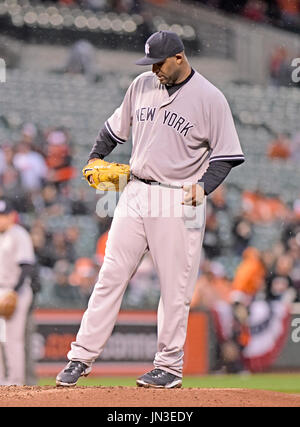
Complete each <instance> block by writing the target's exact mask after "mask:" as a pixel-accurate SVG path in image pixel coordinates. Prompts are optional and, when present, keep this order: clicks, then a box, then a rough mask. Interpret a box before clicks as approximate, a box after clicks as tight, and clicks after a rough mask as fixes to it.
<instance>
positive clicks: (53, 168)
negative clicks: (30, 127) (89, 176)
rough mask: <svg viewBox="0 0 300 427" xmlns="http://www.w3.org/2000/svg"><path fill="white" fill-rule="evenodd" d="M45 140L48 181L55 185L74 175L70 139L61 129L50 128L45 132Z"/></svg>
mask: <svg viewBox="0 0 300 427" xmlns="http://www.w3.org/2000/svg"><path fill="white" fill-rule="evenodd" d="M45 137H46V141H47V151H46V162H47V165H48V168H49V174H48V181H50V182H52V183H54V184H55V185H57V186H60V184H62V183H65V182H67V181H69V180H70V179H72V178H74V177H75V175H76V170H75V168H73V167H72V165H71V163H72V153H71V141H70V136H69V134H68V133H67V132H66V131H65V130H63V129H51V130H49V131H47V132H46V134H45Z"/></svg>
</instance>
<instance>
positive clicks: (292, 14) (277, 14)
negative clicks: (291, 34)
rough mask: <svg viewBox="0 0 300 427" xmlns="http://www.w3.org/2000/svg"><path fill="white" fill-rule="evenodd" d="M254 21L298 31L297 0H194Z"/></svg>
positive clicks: (299, 9) (299, 25) (299, 12)
mask: <svg viewBox="0 0 300 427" xmlns="http://www.w3.org/2000/svg"><path fill="white" fill-rule="evenodd" d="M195 2H196V3H202V4H205V5H208V6H211V7H216V8H219V9H221V10H223V11H225V12H228V13H235V14H239V15H241V16H243V17H245V18H247V19H250V20H252V21H254V22H260V23H266V24H273V25H276V26H280V27H282V28H285V29H287V30H290V31H296V32H300V2H299V0H195Z"/></svg>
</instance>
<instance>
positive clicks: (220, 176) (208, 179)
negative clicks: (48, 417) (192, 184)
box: [199, 160, 234, 195]
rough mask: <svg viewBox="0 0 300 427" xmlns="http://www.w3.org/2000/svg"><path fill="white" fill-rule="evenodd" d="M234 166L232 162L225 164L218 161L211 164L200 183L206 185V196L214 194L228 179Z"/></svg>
mask: <svg viewBox="0 0 300 427" xmlns="http://www.w3.org/2000/svg"><path fill="white" fill-rule="evenodd" d="M233 166H234V164H233V163H232V162H230V161H228V162H224V161H221V160H218V161H216V162H211V163H210V164H209V166H208V168H207V171H206V172H205V173H204V175H203V176H202V178H201V179H200V180H199V183H203V185H204V193H205V194H206V195H208V194H210V193H212V192H213V191H214V190H215V189H216V188H217V187H218V186H219V185H220V184H221V183H222V182H223V181H224V179H225V178H226V176H227V175H228V174H229V172H230V171H231V169H232V167H233Z"/></svg>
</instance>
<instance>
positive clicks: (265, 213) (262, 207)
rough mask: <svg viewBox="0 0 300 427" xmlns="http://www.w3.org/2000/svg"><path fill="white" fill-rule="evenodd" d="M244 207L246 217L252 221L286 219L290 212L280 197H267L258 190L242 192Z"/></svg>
mask: <svg viewBox="0 0 300 427" xmlns="http://www.w3.org/2000/svg"><path fill="white" fill-rule="evenodd" d="M242 209H243V216H244V218H246V219H248V220H249V221H250V222H252V223H266V222H272V221H275V220H276V219H285V218H286V217H287V216H288V214H289V210H288V208H287V206H286V205H285V204H284V203H283V202H282V201H281V200H280V199H279V198H278V197H267V196H265V195H264V194H262V193H261V192H260V191H258V190H257V191H255V192H252V191H244V192H243V193H242Z"/></svg>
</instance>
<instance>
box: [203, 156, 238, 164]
mask: <svg viewBox="0 0 300 427" xmlns="http://www.w3.org/2000/svg"><path fill="white" fill-rule="evenodd" d="M219 160H224V161H227V160H231V161H237V162H244V161H245V156H243V154H234V155H233V154H229V155H227V156H226V155H224V156H212V157H211V158H210V159H209V163H211V162H217V161H219Z"/></svg>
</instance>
